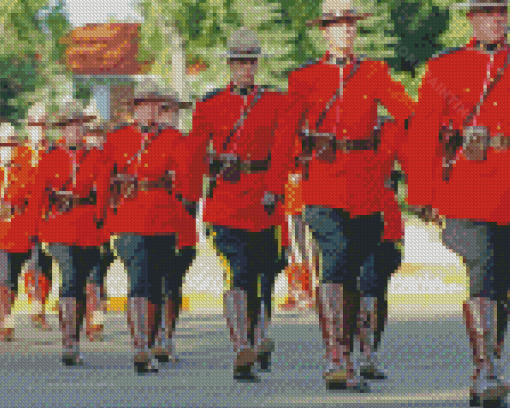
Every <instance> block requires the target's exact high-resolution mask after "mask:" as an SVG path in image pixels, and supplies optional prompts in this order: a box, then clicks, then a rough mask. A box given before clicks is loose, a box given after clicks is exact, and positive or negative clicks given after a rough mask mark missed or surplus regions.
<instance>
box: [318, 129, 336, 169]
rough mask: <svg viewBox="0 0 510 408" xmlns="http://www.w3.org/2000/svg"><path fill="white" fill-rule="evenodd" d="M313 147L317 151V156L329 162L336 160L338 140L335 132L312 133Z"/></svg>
mask: <svg viewBox="0 0 510 408" xmlns="http://www.w3.org/2000/svg"><path fill="white" fill-rule="evenodd" d="M312 137H313V140H312V143H313V145H314V146H313V148H314V150H315V151H316V152H317V153H316V157H317V159H319V160H322V161H325V162H327V163H333V162H334V161H335V160H336V149H337V141H336V136H335V134H333V133H314V134H312Z"/></svg>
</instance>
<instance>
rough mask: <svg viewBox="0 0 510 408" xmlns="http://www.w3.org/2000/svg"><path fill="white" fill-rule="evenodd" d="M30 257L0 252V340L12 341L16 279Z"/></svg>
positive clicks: (22, 254)
mask: <svg viewBox="0 0 510 408" xmlns="http://www.w3.org/2000/svg"><path fill="white" fill-rule="evenodd" d="M29 257H30V252H27V253H9V252H6V251H3V250H0V340H1V341H12V340H13V338H14V322H13V316H12V307H13V304H14V300H15V298H16V295H17V293H18V277H19V275H20V274H21V269H22V266H23V263H24V262H25V261H26V260H27V259H28V258H29Z"/></svg>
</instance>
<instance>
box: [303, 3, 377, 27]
mask: <svg viewBox="0 0 510 408" xmlns="http://www.w3.org/2000/svg"><path fill="white" fill-rule="evenodd" d="M372 15H373V14H372V13H360V12H358V11H357V10H356V9H355V8H354V7H353V4H352V1H351V0H324V2H323V3H322V16H321V17H320V18H317V19H314V20H308V21H307V22H306V25H307V26H309V27H310V26H315V25H327V24H331V23H335V22H338V21H342V20H363V19H365V18H367V17H370V16H372Z"/></svg>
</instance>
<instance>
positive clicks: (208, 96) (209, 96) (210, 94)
mask: <svg viewBox="0 0 510 408" xmlns="http://www.w3.org/2000/svg"><path fill="white" fill-rule="evenodd" d="M223 90H225V88H216V89H213V90H212V91H210V92H207V93H206V94H205V95H204V96H203V97H202V98H201V99H200V102H205V101H207V100H209V99H212V98H213V97H214V96H216V95H218V94H219V93H220V92H221V91H223Z"/></svg>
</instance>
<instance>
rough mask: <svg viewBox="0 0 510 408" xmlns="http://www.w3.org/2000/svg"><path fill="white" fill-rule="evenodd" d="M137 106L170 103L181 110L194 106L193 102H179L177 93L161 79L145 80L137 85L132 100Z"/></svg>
mask: <svg viewBox="0 0 510 408" xmlns="http://www.w3.org/2000/svg"><path fill="white" fill-rule="evenodd" d="M132 100H133V101H134V102H135V104H136V103H140V102H168V103H175V104H177V105H178V106H179V109H189V108H191V107H192V106H193V104H192V103H191V102H183V101H180V100H179V96H178V95H177V93H176V92H175V91H174V90H173V89H172V88H171V87H169V86H168V85H166V84H165V82H164V81H163V80H162V79H161V78H143V79H142V80H141V81H139V82H138V83H137V84H136V85H135V91H134V94H133V99H132Z"/></svg>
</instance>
